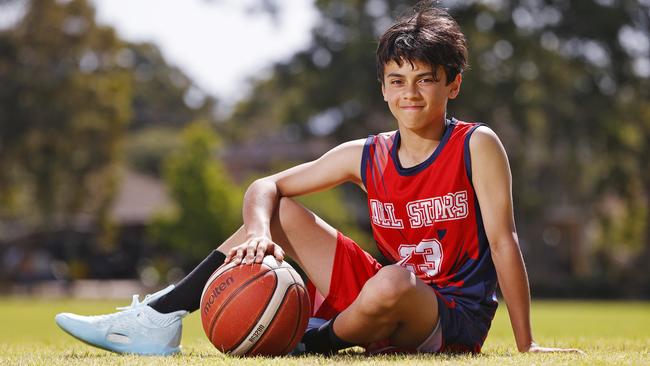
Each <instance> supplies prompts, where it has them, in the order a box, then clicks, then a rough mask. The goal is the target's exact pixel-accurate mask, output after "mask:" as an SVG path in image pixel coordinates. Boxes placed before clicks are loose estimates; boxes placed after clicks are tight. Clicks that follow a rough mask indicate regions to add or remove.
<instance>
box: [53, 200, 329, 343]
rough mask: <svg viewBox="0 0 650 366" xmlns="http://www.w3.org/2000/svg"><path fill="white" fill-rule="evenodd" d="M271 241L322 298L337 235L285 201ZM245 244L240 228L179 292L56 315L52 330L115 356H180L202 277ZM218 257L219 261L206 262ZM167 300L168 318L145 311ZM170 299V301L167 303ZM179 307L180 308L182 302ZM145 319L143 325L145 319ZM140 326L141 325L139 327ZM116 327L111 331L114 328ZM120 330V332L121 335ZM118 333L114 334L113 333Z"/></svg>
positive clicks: (183, 283)
mask: <svg viewBox="0 0 650 366" xmlns="http://www.w3.org/2000/svg"><path fill="white" fill-rule="evenodd" d="M272 235H273V240H274V241H276V242H277V243H278V244H280V245H281V246H282V247H283V249H284V250H285V252H286V253H287V254H288V255H289V256H290V257H293V258H294V259H295V260H296V261H297V262H298V264H299V265H300V266H301V267H302V268H303V270H305V272H307V275H308V276H310V278H311V279H312V282H313V283H314V284H315V285H316V287H317V288H318V289H319V290H320V291H322V292H323V293H325V294H327V292H328V290H329V282H330V276H331V272H332V264H333V257H334V253H335V251H336V242H337V231H336V230H335V229H334V228H332V227H331V226H329V225H328V224H327V223H325V222H324V221H323V220H321V219H320V218H318V217H317V216H316V215H314V214H313V213H312V212H310V211H308V210H307V209H305V208H303V207H302V206H300V205H299V204H297V203H296V202H294V201H293V200H291V199H287V198H283V199H281V201H280V204H279V207H278V209H277V211H276V213H275V214H274V217H273V220H272ZM244 241H245V233H244V231H243V229H242V228H240V229H239V230H237V232H235V233H234V234H233V235H232V236H231V237H230V238H228V239H227V240H226V241H225V242H224V243H223V244H222V245H221V246H219V248H218V251H215V252H213V253H211V254H210V255H209V256H208V258H206V260H204V261H203V262H201V264H200V265H199V266H198V267H197V268H195V270H193V271H192V272H191V273H190V274H189V275H188V276H186V277H185V278H184V279H183V280H181V282H179V284H178V285H179V287H181V289H182V291H179V290H177V289H176V288H173V289H172V287H173V286H170V287H168V288H167V289H165V290H163V291H159V292H158V293H156V294H154V295H153V296H151V297H148V298H147V299H145V301H143V302H142V303H140V302H138V301H135V300H134V302H133V304H132V305H131V306H130V307H128V308H127V309H126V310H125V311H122V312H118V313H114V314H109V315H103V316H94V317H86V316H78V315H75V314H68V313H64V314H58V315H57V316H56V321H57V324H58V325H59V326H60V327H61V328H63V329H64V330H65V331H66V332H68V333H70V334H71V335H73V336H75V337H77V338H79V339H80V340H82V341H84V342H86V343H89V344H92V345H95V346H97V347H100V348H104V349H107V350H110V351H114V352H119V353H136V354H171V353H175V352H178V351H179V350H180V348H179V344H180V334H181V319H182V317H184V316H185V315H186V314H187V311H186V310H185V309H188V310H196V308H198V306H197V305H196V304H197V302H198V301H199V299H200V296H201V292H202V290H203V286H204V285H205V281H207V277H206V278H204V277H205V276H206V273H207V276H208V277H209V275H211V274H212V272H213V271H214V269H216V267H218V266H219V265H220V264H221V263H222V262H223V258H222V254H223V252H227V251H229V250H230V248H232V247H234V246H236V245H239V244H241V243H243V242H244ZM212 257H219V258H221V259H219V258H216V259H215V258H212ZM161 297H165V298H167V305H169V304H170V303H171V304H172V305H173V306H168V307H167V309H166V310H167V311H171V313H169V314H161V313H160V312H158V311H156V310H155V309H154V308H153V307H151V306H149V305H151V304H153V305H154V306H155V304H156V303H157V299H159V298H161ZM170 299H173V301H170ZM184 301H185V302H184ZM145 318H146V319H145ZM144 320H146V324H145V323H143V321H144ZM116 327H117V328H116ZM122 328H124V329H122ZM118 329H119V331H118Z"/></svg>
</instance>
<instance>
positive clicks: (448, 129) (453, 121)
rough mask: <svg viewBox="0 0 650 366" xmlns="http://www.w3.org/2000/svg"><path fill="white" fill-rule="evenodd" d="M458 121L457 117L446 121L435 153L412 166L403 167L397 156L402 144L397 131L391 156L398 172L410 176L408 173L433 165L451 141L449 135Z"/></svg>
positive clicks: (417, 171)
mask: <svg viewBox="0 0 650 366" xmlns="http://www.w3.org/2000/svg"><path fill="white" fill-rule="evenodd" d="M456 122H457V120H456V119H455V118H452V119H448V120H447V123H446V128H445V132H444V133H443V135H442V139H441V140H440V143H439V144H438V146H437V147H436V149H435V150H434V151H433V154H431V156H429V158H427V160H425V161H423V162H421V163H420V164H418V165H415V166H412V167H410V168H403V167H402V164H400V162H399V158H398V156H397V149H398V148H399V144H400V135H399V130H397V132H395V142H394V143H393V146H392V148H391V151H390V154H391V157H392V158H393V164H394V165H395V170H397V173H399V175H401V176H408V175H415V174H417V173H419V172H421V171H423V170H424V169H426V168H428V167H429V165H431V164H432V163H433V162H434V161H435V160H436V158H437V157H438V155H440V153H441V152H442V149H443V148H444V147H445V145H446V144H447V141H449V137H450V136H451V132H452V131H453V130H454V127H456Z"/></svg>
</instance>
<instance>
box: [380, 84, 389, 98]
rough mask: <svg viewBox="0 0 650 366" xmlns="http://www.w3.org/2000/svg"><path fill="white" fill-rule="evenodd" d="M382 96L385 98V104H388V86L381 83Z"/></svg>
mask: <svg viewBox="0 0 650 366" xmlns="http://www.w3.org/2000/svg"><path fill="white" fill-rule="evenodd" d="M381 95H383V96H384V102H388V100H386V86H385V85H384V83H383V82H382V83H381Z"/></svg>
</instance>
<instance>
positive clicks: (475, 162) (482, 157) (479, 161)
mask: <svg viewBox="0 0 650 366" xmlns="http://www.w3.org/2000/svg"><path fill="white" fill-rule="evenodd" d="M469 150H470V154H471V160H472V180H473V181H474V183H475V184H476V183H480V182H491V183H490V185H493V183H495V182H496V181H495V179H505V178H507V177H508V176H509V175H510V167H509V163H508V156H507V154H506V150H505V148H504V147H503V144H502V143H501V140H499V137H498V136H497V134H496V133H495V132H494V131H493V130H492V129H490V128H489V127H487V126H480V127H479V128H477V129H476V131H474V133H473V134H472V136H471V138H470V140H469Z"/></svg>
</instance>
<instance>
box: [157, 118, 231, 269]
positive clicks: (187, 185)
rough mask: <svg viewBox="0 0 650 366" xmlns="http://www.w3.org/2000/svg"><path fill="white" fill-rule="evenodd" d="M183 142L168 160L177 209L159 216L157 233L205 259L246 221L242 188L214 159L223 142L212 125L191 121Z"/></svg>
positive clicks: (166, 173) (167, 171)
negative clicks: (207, 254) (243, 211)
mask: <svg viewBox="0 0 650 366" xmlns="http://www.w3.org/2000/svg"><path fill="white" fill-rule="evenodd" d="M182 140H183V142H182V146H181V147H180V148H179V150H178V151H176V152H175V153H173V154H172V155H171V156H169V157H168V158H167V159H166V160H165V164H164V165H165V168H164V177H165V182H166V184H167V187H168V189H169V192H170V194H171V197H172V199H173V200H174V201H175V204H176V207H175V209H174V210H172V211H169V212H166V213H162V214H161V215H160V216H159V217H158V218H156V219H155V220H154V222H153V224H152V233H153V235H154V237H155V238H156V239H158V240H159V241H161V242H163V243H167V244H169V245H171V246H173V247H175V248H176V249H179V250H181V251H182V252H183V253H187V254H188V255H189V256H191V257H192V258H193V259H200V258H203V257H205V254H206V253H208V252H209V251H210V250H212V249H214V248H216V247H217V246H218V245H219V244H220V243H221V242H222V241H223V240H225V239H226V238H227V237H229V236H230V235H231V234H232V233H233V232H234V231H235V230H236V229H237V227H238V226H239V225H241V201H242V199H243V192H242V190H241V189H240V188H239V187H238V186H236V185H235V184H234V183H232V181H231V180H230V178H229V176H228V173H227V172H226V170H225V169H224V167H223V165H222V164H221V162H219V161H218V160H217V159H215V158H214V154H215V152H216V148H217V145H218V140H217V137H216V135H215V134H214V132H213V131H212V129H211V128H210V127H209V126H208V125H207V124H205V123H201V122H196V123H193V124H191V125H189V126H188V127H186V128H185V129H184V131H183V137H182Z"/></svg>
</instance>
